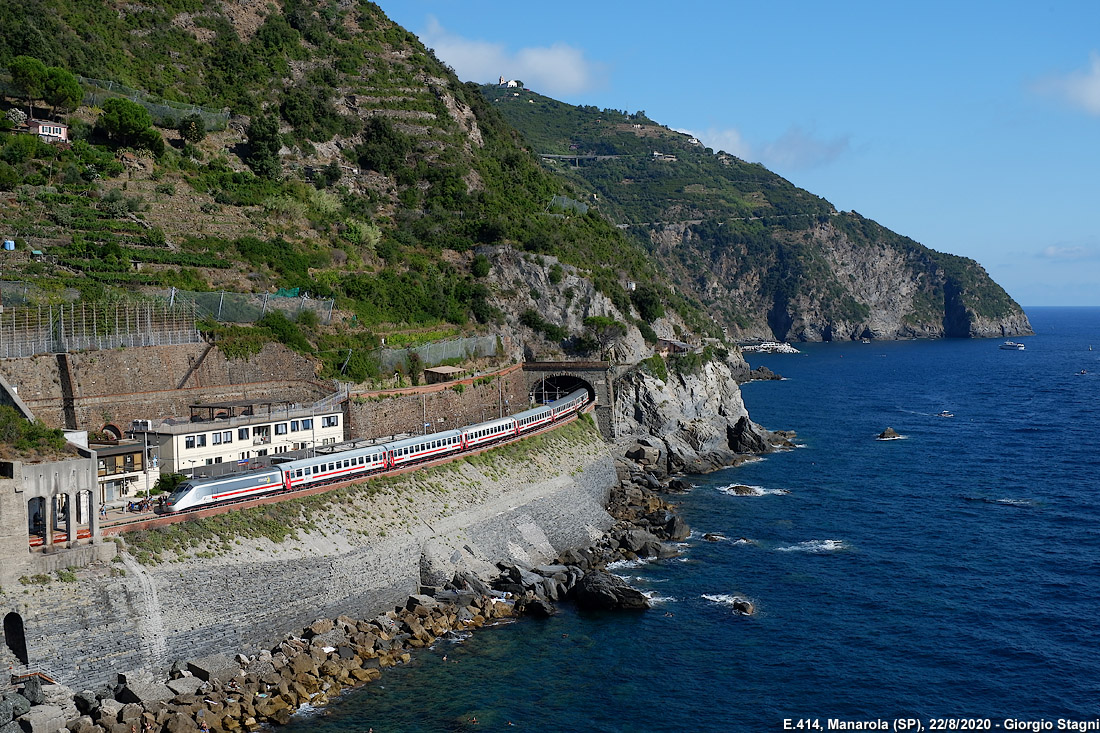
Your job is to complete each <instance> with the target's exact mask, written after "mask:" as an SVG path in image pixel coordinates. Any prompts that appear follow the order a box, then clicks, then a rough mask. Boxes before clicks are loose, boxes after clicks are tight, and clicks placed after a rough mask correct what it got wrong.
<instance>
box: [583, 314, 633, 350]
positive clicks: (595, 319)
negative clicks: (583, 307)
mask: <svg viewBox="0 0 1100 733" xmlns="http://www.w3.org/2000/svg"><path fill="white" fill-rule="evenodd" d="M584 327H585V328H586V329H587V331H588V334H589V335H590V336H591V337H592V338H593V339H595V340H596V343H597V344H599V348H600V355H601V356H603V355H604V354H606V353H607V352H608V351H609V350H610V349H611V347H613V346H614V345H615V342H616V341H618V340H619V339H621V338H622V337H623V336H625V335H626V326H624V325H623V324H622V323H620V322H619V321H616V320H615V319H614V318H608V317H607V316H589V317H588V318H585V319H584Z"/></svg>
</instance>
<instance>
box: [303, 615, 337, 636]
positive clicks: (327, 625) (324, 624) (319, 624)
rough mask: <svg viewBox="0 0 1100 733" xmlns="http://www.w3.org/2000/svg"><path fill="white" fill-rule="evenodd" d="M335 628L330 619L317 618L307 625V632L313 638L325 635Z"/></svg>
mask: <svg viewBox="0 0 1100 733" xmlns="http://www.w3.org/2000/svg"><path fill="white" fill-rule="evenodd" d="M334 628H336V624H334V623H333V622H332V619H330V618H319V619H317V620H316V621H314V622H313V623H312V624H310V625H309V632H310V633H311V634H313V635H314V636H317V635H318V634H326V633H328V632H329V631H332V630H333V629H334Z"/></svg>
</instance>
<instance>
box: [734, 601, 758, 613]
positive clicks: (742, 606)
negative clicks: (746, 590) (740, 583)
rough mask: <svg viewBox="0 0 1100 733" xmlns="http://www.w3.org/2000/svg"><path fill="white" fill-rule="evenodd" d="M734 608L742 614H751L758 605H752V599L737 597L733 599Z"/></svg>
mask: <svg viewBox="0 0 1100 733" xmlns="http://www.w3.org/2000/svg"><path fill="white" fill-rule="evenodd" d="M733 610H734V611H735V612H736V613H739V614H741V615H742V616H751V615H752V614H753V613H754V612H755V611H756V607H755V606H753V605H752V601H747V600H745V599H744V598H735V599H734V600H733Z"/></svg>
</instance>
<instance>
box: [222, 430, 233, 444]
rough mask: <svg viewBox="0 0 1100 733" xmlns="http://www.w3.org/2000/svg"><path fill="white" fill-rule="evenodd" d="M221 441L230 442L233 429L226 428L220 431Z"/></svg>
mask: <svg viewBox="0 0 1100 733" xmlns="http://www.w3.org/2000/svg"><path fill="white" fill-rule="evenodd" d="M222 442H223V443H232V442H233V431H232V430H226V431H225V432H224V433H222Z"/></svg>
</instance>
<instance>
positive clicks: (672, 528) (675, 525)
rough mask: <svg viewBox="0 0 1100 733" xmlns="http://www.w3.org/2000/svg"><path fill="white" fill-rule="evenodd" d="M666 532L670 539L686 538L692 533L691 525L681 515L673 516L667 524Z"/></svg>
mask: <svg viewBox="0 0 1100 733" xmlns="http://www.w3.org/2000/svg"><path fill="white" fill-rule="evenodd" d="M665 532H666V533H667V534H668V538H669V539H670V540H674V541H679V540H686V539H687V538H688V537H689V536H690V535H691V527H689V526H688V525H687V522H685V521H684V520H683V519H681V518H680V517H679V516H675V515H674V516H673V517H672V519H670V520H669V521H668V523H667V524H666V525H665Z"/></svg>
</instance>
